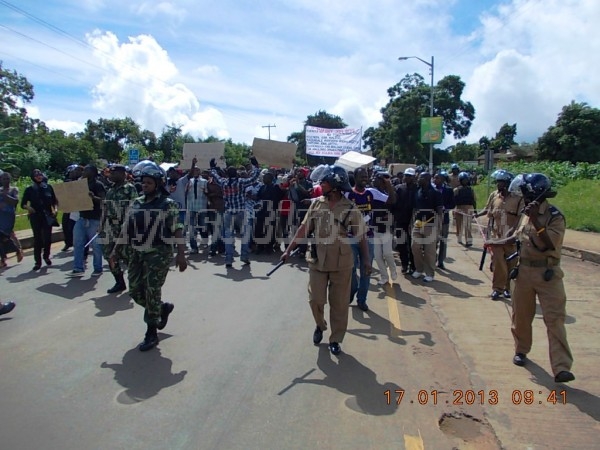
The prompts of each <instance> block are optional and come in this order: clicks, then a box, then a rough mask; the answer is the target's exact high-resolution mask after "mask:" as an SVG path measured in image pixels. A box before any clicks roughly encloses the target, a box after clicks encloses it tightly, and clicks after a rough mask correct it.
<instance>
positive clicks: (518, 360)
mask: <svg viewBox="0 0 600 450" xmlns="http://www.w3.org/2000/svg"><path fill="white" fill-rule="evenodd" d="M526 361H527V356H525V353H517V354H516V355H515V356H513V364H514V365H515V366H520V367H523V366H524V365H525V362H526Z"/></svg>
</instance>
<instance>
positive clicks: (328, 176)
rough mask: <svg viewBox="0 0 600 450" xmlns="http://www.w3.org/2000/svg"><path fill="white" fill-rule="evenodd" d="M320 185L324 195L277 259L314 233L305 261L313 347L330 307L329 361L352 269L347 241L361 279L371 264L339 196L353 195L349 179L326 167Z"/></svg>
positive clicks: (359, 219)
mask: <svg viewBox="0 0 600 450" xmlns="http://www.w3.org/2000/svg"><path fill="white" fill-rule="evenodd" d="M312 177H313V175H312V174H311V178H312ZM319 180H320V184H321V187H322V189H323V195H322V196H321V197H319V198H318V199H316V200H315V201H314V202H312V203H311V205H310V207H309V209H308V211H307V213H306V216H305V217H304V220H303V221H302V224H301V225H300V227H299V228H298V230H297V231H296V234H295V235H294V237H293V238H292V240H291V242H290V243H289V245H288V247H287V248H286V250H285V251H284V252H283V254H282V255H281V258H280V259H281V261H283V262H285V261H286V260H287V259H288V258H289V256H290V254H291V253H292V252H293V251H294V249H295V248H296V247H298V246H299V244H300V243H301V242H303V241H306V239H307V237H308V236H309V235H310V234H311V233H314V236H315V244H314V251H312V252H310V253H311V255H310V257H307V261H308V263H309V282H308V295H309V305H310V308H311V311H312V314H313V318H314V320H315V323H316V328H315V331H314V332H313V344H314V345H319V344H320V343H321V341H322V340H323V332H324V331H325V330H327V327H328V324H327V321H326V320H325V304H326V303H327V302H329V307H330V310H329V319H330V324H331V335H330V338H329V351H330V352H331V353H332V354H333V355H339V354H340V353H341V351H342V348H341V345H340V344H341V343H342V341H343V339H344V335H345V334H346V329H347V328H348V311H349V305H348V298H349V297H350V281H351V276H352V271H353V266H354V256H353V250H352V247H351V246H350V243H351V240H356V241H358V242H359V246H360V251H361V255H362V256H363V258H362V261H363V263H364V264H365V266H364V268H363V271H364V273H366V274H370V273H371V264H370V258H369V249H368V247H367V241H366V226H365V222H364V220H363V216H362V214H361V213H360V211H359V210H358V208H356V207H355V206H354V204H353V203H352V202H351V201H350V200H348V199H347V198H346V197H345V196H344V192H349V191H350V190H351V189H352V188H351V186H350V183H349V182H348V174H347V173H346V171H345V170H344V169H343V168H342V167H339V166H328V167H327V168H326V169H324V171H323V172H322V174H321V175H320V177H319ZM349 233H351V234H352V236H353V238H352V239H349V238H348V234H349Z"/></svg>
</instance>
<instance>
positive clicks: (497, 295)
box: [490, 291, 500, 301]
mask: <svg viewBox="0 0 600 450" xmlns="http://www.w3.org/2000/svg"><path fill="white" fill-rule="evenodd" d="M490 297H492V300H494V301H496V300H500V292H498V291H492V294H491V295H490Z"/></svg>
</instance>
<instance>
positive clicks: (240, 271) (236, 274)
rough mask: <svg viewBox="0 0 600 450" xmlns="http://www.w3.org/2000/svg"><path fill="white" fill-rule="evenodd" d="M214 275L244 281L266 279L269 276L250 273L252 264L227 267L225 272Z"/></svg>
mask: <svg viewBox="0 0 600 450" xmlns="http://www.w3.org/2000/svg"><path fill="white" fill-rule="evenodd" d="M215 275H216V276H218V277H221V278H227V279H228V280H231V281H244V280H250V279H259V280H268V279H269V277H267V276H266V275H263V276H254V275H252V264H247V265H242V266H241V267H240V268H237V267H235V266H234V267H233V268H231V269H227V273H215Z"/></svg>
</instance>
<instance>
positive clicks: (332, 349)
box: [329, 342, 342, 355]
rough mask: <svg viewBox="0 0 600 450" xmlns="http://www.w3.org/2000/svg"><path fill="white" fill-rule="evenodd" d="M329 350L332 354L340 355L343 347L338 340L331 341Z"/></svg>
mask: <svg viewBox="0 0 600 450" xmlns="http://www.w3.org/2000/svg"><path fill="white" fill-rule="evenodd" d="M329 351H330V352H331V354H332V355H339V354H340V353H342V347H340V344H338V343H337V342H330V343H329Z"/></svg>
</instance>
